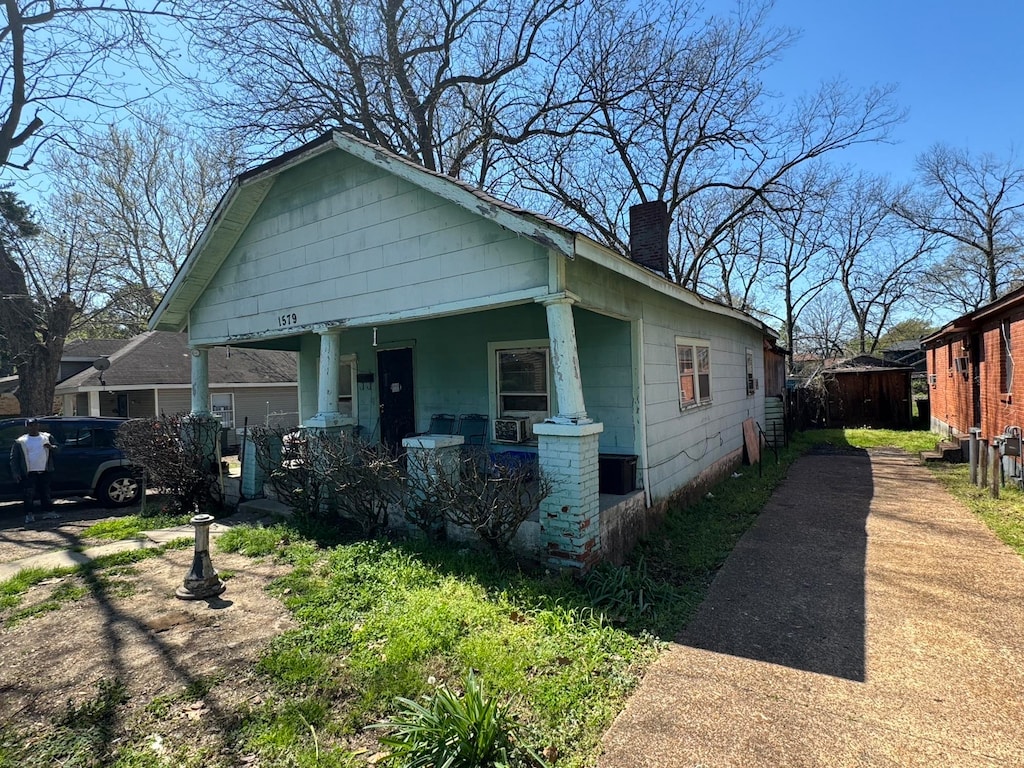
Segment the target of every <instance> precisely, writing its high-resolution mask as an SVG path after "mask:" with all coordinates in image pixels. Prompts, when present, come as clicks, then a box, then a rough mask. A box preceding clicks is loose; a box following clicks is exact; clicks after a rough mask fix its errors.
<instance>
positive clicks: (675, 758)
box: [598, 451, 1024, 768]
mask: <svg viewBox="0 0 1024 768" xmlns="http://www.w3.org/2000/svg"><path fill="white" fill-rule="evenodd" d="M603 746H604V752H603V754H602V756H601V758H600V760H599V762H598V766H599V767H600V768H627V767H628V768H637V767H638V766H658V768H673V767H675V766H679V767H683V766H685V767H686V768H696V767H697V766H700V767H701V768H722V767H724V766H737V768H739V767H741V766H742V768H761V767H763V768H798V767H801V766H807V767H808V768H811V767H812V766H813V767H814V768H821V767H823V766H893V767H894V768H895V767H897V766H898V767H900V768H904V767H906V766H928V768H935V767H936V766H957V767H958V768H970V767H972V766H985V767H986V768H991V767H993V766H1005V767H1009V766H1014V767H1015V768H1016V767H1019V766H1024V560H1022V559H1021V558H1020V557H1019V556H1018V555H1017V554H1016V553H1014V552H1013V551H1012V550H1010V549H1009V548H1008V547H1006V546H1005V545H1003V544H1002V543H1000V542H999V541H998V540H997V539H996V538H995V536H993V535H992V534H991V533H990V532H989V531H988V529H987V528H985V526H984V525H983V524H981V523H980V522H979V521H978V520H977V519H976V518H975V517H973V516H972V515H971V514H970V513H969V512H968V511H967V510H966V509H964V508H963V507H962V506H960V505H959V504H958V503H957V502H955V501H954V500H953V499H952V497H950V496H949V495H948V494H947V493H946V492H945V491H944V490H943V489H942V488H941V487H940V486H939V485H938V483H937V482H936V481H935V480H934V479H933V478H932V476H931V475H930V473H929V472H928V471H927V470H926V469H925V468H923V467H921V466H919V465H918V464H917V463H916V459H915V458H913V457H909V456H906V455H905V454H902V453H898V452H895V451H893V452H886V451H872V452H870V454H869V453H867V452H855V451H853V452H849V453H845V454H844V453H838V454H833V455H809V456H806V457H804V458H801V459H799V460H798V461H797V462H796V464H794V466H793V467H792V468H791V470H790V473H789V476H788V478H787V480H786V481H785V483H784V484H783V485H782V487H780V488H779V490H778V491H777V492H776V493H775V494H774V496H773V497H772V499H771V501H770V502H769V504H768V506H767V507H766V508H765V510H764V512H763V513H762V515H761V516H760V518H759V519H758V521H757V523H756V524H755V525H754V527H753V528H751V530H750V531H748V532H747V534H746V535H745V536H744V537H743V539H742V540H741V541H740V543H739V545H738V546H737V547H736V549H735V551H734V552H733V553H732V555H731V556H730V557H729V559H728V561H727V562H726V564H725V566H724V567H723V569H722V571H721V572H720V573H719V575H718V577H717V578H716V580H715V582H714V584H713V585H712V587H711V590H710V593H709V595H708V597H707V599H706V600H705V602H704V604H703V605H702V606H701V608H700V610H699V611H698V613H697V615H696V616H695V617H694V619H693V621H691V623H690V625H689V626H688V627H687V628H686V630H685V631H684V632H683V634H682V635H681V636H680V637H679V638H678V642H677V643H676V644H673V645H672V647H671V648H670V650H669V651H668V652H666V653H665V654H664V655H663V656H662V658H661V659H660V660H659V661H658V662H657V663H656V664H655V665H654V667H653V668H652V669H651V670H650V672H649V673H648V675H647V677H646V678H645V679H644V681H643V684H642V685H641V686H640V688H639V689H638V690H637V692H636V693H635V694H634V696H633V697H632V698H631V699H630V701H629V704H628V706H627V707H626V709H625V710H624V711H623V712H622V713H621V714H620V715H619V717H618V719H617V720H616V721H615V723H614V724H613V726H612V727H611V729H610V730H609V731H608V733H607V734H606V735H605V738H604V745H603Z"/></svg>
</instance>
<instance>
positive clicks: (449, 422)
mask: <svg viewBox="0 0 1024 768" xmlns="http://www.w3.org/2000/svg"><path fill="white" fill-rule="evenodd" d="M455 421H456V420H455V414H454V413H435V414H434V415H433V416H431V417H430V426H429V427H428V428H427V434H428V435H453V434H455Z"/></svg>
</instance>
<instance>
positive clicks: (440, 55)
mask: <svg viewBox="0 0 1024 768" xmlns="http://www.w3.org/2000/svg"><path fill="white" fill-rule="evenodd" d="M585 3H586V0H381V1H380V2H376V1H372V0H354V1H353V2H350V3H338V2H333V1H332V0H267V2H261V3H259V4H253V3H248V2H242V1H240V0H201V1H200V2H199V3H197V5H196V8H197V10H198V11H199V12H200V13H203V14H205V18H204V20H203V22H202V24H200V25H197V27H196V28H195V30H194V31H195V35H196V40H197V46H196V50H197V52H198V53H197V55H199V56H202V57H204V60H205V61H206V63H207V66H208V68H209V70H210V71H211V72H214V73H216V79H217V81H218V83H217V86H216V87H214V88H213V89H211V91H210V92H209V93H208V94H207V96H208V99H209V104H210V107H211V108H212V109H215V110H216V111H217V113H218V114H220V115H221V116H222V118H223V119H224V121H225V122H226V123H227V124H228V125H231V126H233V127H235V128H236V129H238V130H241V131H243V132H244V133H246V135H247V136H249V137H250V138H257V139H261V140H264V141H265V142H267V143H268V144H269V145H270V147H272V148H279V147H281V146H284V145H286V144H290V143H292V142H294V140H295V139H296V138H298V139H306V138H309V137H311V136H312V135H314V134H317V133H320V132H322V131H324V130H326V129H327V128H332V127H339V126H340V127H341V128H343V129H345V130H347V131H350V132H352V133H354V134H356V135H358V136H362V137H364V138H366V139H368V140H370V141H373V142H375V143H377V144H380V145H382V146H385V147H388V148H390V149H392V150H394V151H396V152H398V153H399V154H401V155H404V156H406V157H409V158H411V159H413V160H415V161H417V162H419V163H420V164H422V165H423V166H424V167H426V168H429V169H431V170H437V171H442V172H445V173H448V174H450V175H452V176H465V177H469V178H473V179H474V180H475V181H476V182H477V183H478V184H481V185H483V186H487V185H488V177H489V176H490V175H491V173H492V172H491V168H492V166H493V165H494V164H495V162H496V160H497V159H498V158H500V157H501V153H502V147H503V146H505V145H514V144H516V143H519V142H522V141H525V140H527V139H528V138H529V137H530V136H532V135H534V134H536V133H537V132H548V131H553V132H556V133H564V132H567V131H570V130H572V128H573V127H574V117H573V113H574V111H575V110H576V109H577V105H578V104H580V103H581V102H582V100H583V92H582V82H583V81H582V79H581V77H580V73H578V72H576V71H575V67H576V64H575V63H574V62H575V61H576V57H575V51H576V49H577V47H578V45H579V43H578V34H579V32H580V30H581V29H583V28H584V27H585V26H586V24H587V20H586V15H587V13H589V11H588V9H587V7H586V4H585ZM223 80H226V81H227V82H228V83H230V84H231V85H232V86H234V88H233V90H231V91H226V90H225V89H224V88H223V87H221V81H223Z"/></svg>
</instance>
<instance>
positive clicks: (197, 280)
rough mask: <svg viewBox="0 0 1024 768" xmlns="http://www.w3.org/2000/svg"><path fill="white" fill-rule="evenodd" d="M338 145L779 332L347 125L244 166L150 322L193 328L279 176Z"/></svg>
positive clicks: (470, 205)
mask: <svg viewBox="0 0 1024 768" xmlns="http://www.w3.org/2000/svg"><path fill="white" fill-rule="evenodd" d="M335 149H339V150H342V151H344V152H347V153H348V154H350V155H352V156H354V157H357V158H359V159H360V160H363V161H365V162H367V163H370V164H371V165H375V166H377V167H378V168H381V169H383V170H386V171H388V172H389V173H392V174H394V175H395V176H398V177H399V178H402V179H403V180H405V181H407V182H409V183H411V184H413V185H415V186H417V187H420V188H422V189H425V190H427V191H429V192H432V193H434V194H436V195H438V196H440V197H441V198H443V199H445V200H447V201H449V202H451V203H453V204H455V205H458V206H461V207H462V208H464V209H466V210H469V211H472V212H473V213H476V214H477V215H479V216H481V217H483V218H485V219H489V220H491V221H493V222H495V223H496V224H498V225H499V226H501V227H504V228H505V229H507V230H509V231H511V232H514V233H516V234H518V235H520V236H521V237H525V238H528V239H530V240H533V241H534V242H537V243H539V244H540V245H542V246H543V247H545V248H548V249H550V250H553V251H555V252H557V253H560V254H562V255H563V256H564V257H566V258H569V259H574V258H577V257H582V258H585V259H588V260H590V261H594V262H596V263H599V264H601V265H602V266H605V267H608V268H610V269H612V271H614V272H616V273H618V274H620V275H622V276H624V277H626V278H628V279H631V280H634V281H636V282H640V283H643V284H645V285H648V286H650V287H652V288H654V289H655V290H658V291H660V292H662V293H665V294H668V295H670V296H672V297H673V298H675V299H677V300H679V301H681V302H683V303H684V304H689V305H691V306H696V307H700V308H703V309H707V310H709V311H712V312H714V313H715V314H720V315H726V316H729V317H733V318H735V319H738V320H741V321H743V322H746V323H749V324H751V325H754V326H755V327H757V328H758V329H759V330H761V331H762V332H764V333H766V334H768V335H772V336H774V335H775V334H774V332H773V331H771V329H769V328H768V327H767V326H765V325H764V324H763V323H761V322H760V321H758V320H756V319H755V318H754V317H752V316H751V315H749V314H747V313H746V312H742V311H740V310H737V309H733V308H732V307H729V306H726V305H724V304H720V303H718V302H715V301H712V300H710V299H706V298H704V297H702V296H699V295H698V294H696V293H694V292H693V291H689V290H687V289H685V288H683V287H681V286H679V285H677V284H676V283H673V282H671V281H670V280H667V279H666V278H663V277H661V276H659V275H656V274H655V273H653V272H651V271H649V270H647V269H645V268H644V267H641V266H640V265H638V264H636V263H635V262H633V261H631V260H630V259H628V258H627V257H625V256H623V255H622V254H619V253H616V252H615V251H613V250H611V249H609V248H607V247H606V246H604V245H601V244H600V243H598V242H596V241H594V240H592V239H591V238H589V237H587V236H586V235H583V234H580V233H578V232H574V231H573V230H571V229H568V228H566V227H563V226H561V225H560V224H558V223H557V222H555V221H553V220H551V219H549V218H547V217H545V216H542V215H540V214H537V213H533V212H530V211H527V210H524V209H522V208H519V207H517V206H514V205H512V204H510V203H507V202H505V201H502V200H499V199H497V198H495V197H492V196H491V195H489V194H487V193H486V192H484V191H483V190H481V189H478V188H476V187H473V186H472V185H470V184H467V183H465V182H463V181H460V180H458V179H455V178H453V177H451V176H446V175H444V174H442V173H437V172H435V171H431V170H429V169H427V168H424V167H423V166H421V165H419V164H418V163H415V162H413V161H411V160H409V159H407V158H403V157H400V156H399V155H397V154H395V153H394V152H391V151H389V150H387V149H385V148H383V147H380V146H377V145H375V144H371V143H370V142H367V141H364V140H363V139H360V138H357V137H355V136H353V135H351V134H349V133H346V132H344V131H339V130H332V131H328V132H327V133H325V134H323V135H322V136H320V137H319V138H317V139H314V140H313V141H311V142H309V143H307V144H304V145H303V146H301V147H298V148H297V149H295V150H292V151H290V152H287V153H285V154H283V155H281V156H279V157H277V158H275V159H273V160H271V161H269V162H267V163H264V164H262V165H260V166H257V167H256V168H253V169H251V170H249V171H246V172H244V173H242V174H240V175H239V176H237V177H236V178H235V179H234V180H233V181H232V182H231V185H230V186H229V187H228V190H227V191H226V192H225V193H224V196H223V197H222V198H221V200H220V202H219V203H218V205H217V208H216V210H215V211H214V213H213V215H212V216H211V218H210V221H209V223H208V224H207V226H206V228H205V230H204V231H203V234H202V235H201V236H200V238H199V240H198V241H197V243H196V244H195V246H193V248H192V250H191V251H190V252H189V254H188V257H187V258H186V259H185V262H184V264H183V265H182V267H181V269H179V270H178V273H177V274H176V275H175V277H174V280H173V281H172V283H171V285H170V287H169V288H168V290H167V293H166V294H165V295H164V297H163V300H162V301H161V302H160V304H159V306H158V307H157V308H156V310H155V311H154V312H153V316H152V317H151V318H150V321H149V327H150V328H151V329H154V330H162V331H181V330H183V329H185V328H186V327H187V325H188V319H189V311H190V309H191V308H192V306H193V305H194V304H195V302H196V301H197V300H198V298H199V297H200V296H201V295H202V293H203V291H204V290H205V289H206V287H207V285H209V283H210V281H211V280H212V279H213V278H214V276H215V275H216V274H217V272H218V270H219V269H220V268H221V266H222V265H223V263H224V260H225V259H226V258H227V257H228V255H229V254H230V252H231V250H232V248H234V246H235V244H236V243H237V242H238V239H239V238H240V237H241V236H242V233H243V232H244V231H245V229H246V227H247V226H248V225H249V223H250V222H251V220H252V217H253V216H254V215H255V213H256V211H257V209H258V208H259V207H260V205H261V204H262V203H263V200H264V199H265V198H266V196H267V194H268V193H269V192H270V190H271V188H272V187H273V185H274V181H275V180H276V178H277V177H278V176H280V174H282V173H283V172H284V171H286V170H288V169H290V168H293V167H295V166H297V165H300V164H302V163H305V162H308V161H309V160H311V159H313V158H315V157H317V156H318V155H321V154H324V153H326V152H330V151H332V150H335Z"/></svg>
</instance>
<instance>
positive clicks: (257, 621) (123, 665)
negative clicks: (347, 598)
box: [0, 521, 293, 738]
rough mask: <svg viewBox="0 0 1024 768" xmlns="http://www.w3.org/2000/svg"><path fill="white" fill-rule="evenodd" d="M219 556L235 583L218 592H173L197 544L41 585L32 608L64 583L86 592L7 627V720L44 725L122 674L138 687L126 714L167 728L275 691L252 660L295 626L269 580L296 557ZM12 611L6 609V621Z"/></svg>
mask: <svg viewBox="0 0 1024 768" xmlns="http://www.w3.org/2000/svg"><path fill="white" fill-rule="evenodd" d="M91 522H92V521H90V522H89V523H88V524H91ZM58 535H59V534H58ZM213 559H214V565H215V567H216V568H217V569H218V570H219V571H220V572H221V573H224V574H230V579H228V581H227V585H228V588H227V591H226V592H224V594H222V595H221V596H220V597H219V598H215V599H212V600H208V601H194V602H189V601H181V600H177V599H175V597H174V591H175V590H176V589H177V588H178V587H179V586H181V584H182V582H183V580H184V576H185V574H186V573H187V571H188V568H189V565H190V564H191V560H192V551H191V550H187V549H186V550H174V551H169V552H165V553H162V554H161V555H159V556H157V557H153V558H150V559H147V560H143V561H141V562H139V563H136V564H135V565H132V566H123V567H116V568H111V569H104V570H101V571H98V572H96V573H95V574H94V575H92V576H88V575H87V576H84V577H83V576H70V577H66V578H65V579H64V580H61V581H60V582H56V581H50V582H49V583H44V584H40V585H37V586H35V587H33V588H32V589H31V590H30V591H29V593H28V594H27V595H25V598H24V600H23V602H22V605H21V606H20V607H21V608H24V607H25V606H31V605H34V604H39V603H41V602H44V601H46V600H47V599H49V598H50V596H51V595H52V594H53V591H54V590H55V589H58V588H60V587H61V586H62V585H63V586H64V587H77V588H79V591H81V589H82V588H84V590H85V594H84V596H79V597H77V598H76V599H72V600H69V601H68V602H65V603H63V604H61V606H60V607H59V608H58V609H57V610H54V611H50V612H47V613H43V614H40V615H36V616H31V617H28V618H26V619H24V620H22V621H20V622H18V623H16V624H15V625H13V626H11V627H8V628H6V629H3V630H2V631H0V711H3V713H4V719H5V721H7V723H8V724H10V725H11V726H13V727H14V728H15V729H16V730H17V731H18V732H21V733H26V732H27V733H32V732H38V731H41V730H42V729H44V728H45V727H46V725H47V724H48V723H49V722H51V721H52V719H53V718H55V717H57V716H59V715H60V714H61V713H63V712H65V711H66V708H67V705H68V702H72V703H74V704H80V703H82V702H85V701H88V700H91V699H95V697H96V695H97V689H98V685H99V684H100V682H101V681H112V680H118V681H120V682H121V683H123V684H124V686H125V693H126V694H127V695H128V697H129V698H128V700H127V703H126V704H125V705H124V708H123V709H122V710H119V713H120V715H121V716H122V717H124V718H125V719H126V720H131V719H138V718H146V717H148V718H151V719H152V718H153V717H155V718H157V719H158V720H159V721H160V725H159V731H160V733H161V734H162V738H168V737H169V736H170V737H172V738H173V736H174V734H175V733H176V732H179V731H180V732H181V733H183V734H187V733H188V732H189V731H190V730H191V731H194V730H195V725H196V723H197V721H199V720H206V719H210V718H214V719H216V720H224V719H230V718H231V717H232V714H231V713H232V712H234V711H235V710H236V709H237V707H238V706H239V705H240V704H244V703H245V702H246V701H250V702H253V703H255V704H258V703H259V702H260V700H261V699H260V697H261V696H262V695H263V693H264V692H263V690H262V688H261V681H260V680H259V679H257V678H255V677H253V675H252V672H251V670H252V668H253V664H254V662H255V661H256V660H257V659H258V657H259V655H260V653H261V652H262V651H263V649H264V648H265V647H266V645H267V643H268V642H269V640H270V639H271V638H272V637H274V636H276V635H278V634H280V633H281V632H283V631H284V630H286V629H288V628H290V627H292V626H293V621H292V619H291V617H290V614H289V613H288V611H287V610H286V609H285V608H284V607H283V606H282V605H281V603H280V602H279V601H278V600H276V599H275V598H273V597H272V596H271V595H270V594H269V593H268V592H267V590H266V587H267V585H268V584H269V583H270V582H271V581H272V580H273V579H274V578H276V577H278V576H280V575H282V574H284V573H285V572H286V571H287V568H286V567H285V566H281V565H278V564H276V563H272V562H270V561H263V562H261V561H254V560H251V559H249V558H246V557H243V556H240V555H230V554H223V553H217V552H215V553H214V558H213ZM10 615H11V611H10V610H8V611H4V612H0V621H3V620H5V619H6V618H7V617H9V616H10ZM154 701H157V702H162V704H161V706H159V707H155V708H154V706H153V702H154Z"/></svg>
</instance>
